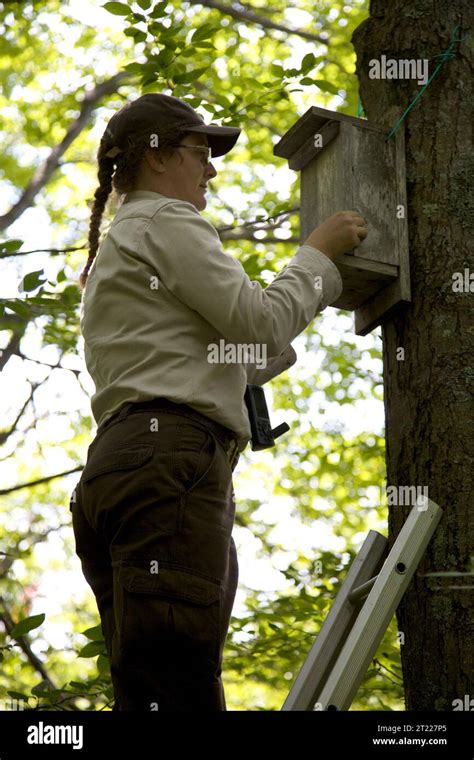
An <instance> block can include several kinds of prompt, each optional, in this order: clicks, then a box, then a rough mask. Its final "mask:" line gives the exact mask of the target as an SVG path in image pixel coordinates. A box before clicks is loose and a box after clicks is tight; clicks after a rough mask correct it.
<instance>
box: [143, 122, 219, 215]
mask: <svg viewBox="0 0 474 760" xmlns="http://www.w3.org/2000/svg"><path fill="white" fill-rule="evenodd" d="M180 144H181V145H184V146H186V147H179V148H176V152H175V153H174V154H173V155H172V156H165V157H163V156H161V157H160V156H157V154H156V153H155V154H154V153H152V152H150V153H148V154H147V160H146V161H144V162H143V166H142V172H141V175H140V178H139V181H138V183H137V185H136V186H135V189H136V190H153V191H154V192H157V193H161V194H162V195H166V196H168V197H169V198H178V199H179V200H182V201H188V202H189V203H192V204H193V205H194V206H195V207H196V208H197V210H198V211H203V209H205V208H206V205H207V201H206V197H205V193H206V186H207V183H208V182H209V180H210V179H212V178H213V177H215V176H216V175H217V172H216V170H215V169H214V167H213V166H212V164H209V163H207V160H206V151H205V150H201V149H202V148H207V144H208V143H207V136H206V135H202V134H198V133H193V132H190V133H189V134H187V135H186V136H185V137H183V138H181V143H180Z"/></svg>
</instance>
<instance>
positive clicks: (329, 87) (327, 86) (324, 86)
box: [313, 79, 339, 95]
mask: <svg viewBox="0 0 474 760" xmlns="http://www.w3.org/2000/svg"><path fill="white" fill-rule="evenodd" d="M313 83H314V84H316V85H318V87H319V89H320V90H323V91H324V92H330V93H331V94H332V95H338V94H339V90H338V89H337V87H335V85H333V84H332V83H331V82H326V80H325V79H314V80H313Z"/></svg>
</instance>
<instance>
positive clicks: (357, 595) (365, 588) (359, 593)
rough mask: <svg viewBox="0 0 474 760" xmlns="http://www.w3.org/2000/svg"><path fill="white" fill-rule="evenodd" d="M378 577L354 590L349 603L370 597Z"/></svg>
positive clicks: (370, 579)
mask: <svg viewBox="0 0 474 760" xmlns="http://www.w3.org/2000/svg"><path fill="white" fill-rule="evenodd" d="M378 577H379V576H378V575H374V577H373V578H369V580H368V581H366V582H365V583H362V584H361V585H360V586H357V588H354V589H352V591H351V592H350V594H349V601H350V602H357V601H358V600H359V599H363V598H364V597H366V596H368V595H369V593H370V591H371V589H372V586H373V585H374V583H375V581H376V580H377V578H378Z"/></svg>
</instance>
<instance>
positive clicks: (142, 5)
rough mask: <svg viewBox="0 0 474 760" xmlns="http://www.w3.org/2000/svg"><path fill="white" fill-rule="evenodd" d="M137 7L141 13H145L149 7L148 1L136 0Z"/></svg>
mask: <svg viewBox="0 0 474 760" xmlns="http://www.w3.org/2000/svg"><path fill="white" fill-rule="evenodd" d="M136 2H137V5H139V6H140V8H141V9H142V11H146V9H147V8H149V6H150V0H136Z"/></svg>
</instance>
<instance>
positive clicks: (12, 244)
mask: <svg viewBox="0 0 474 760" xmlns="http://www.w3.org/2000/svg"><path fill="white" fill-rule="evenodd" d="M22 245H23V240H6V241H5V242H4V243H0V252H1V253H14V252H15V251H18V249H19V248H21V246H22Z"/></svg>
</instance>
